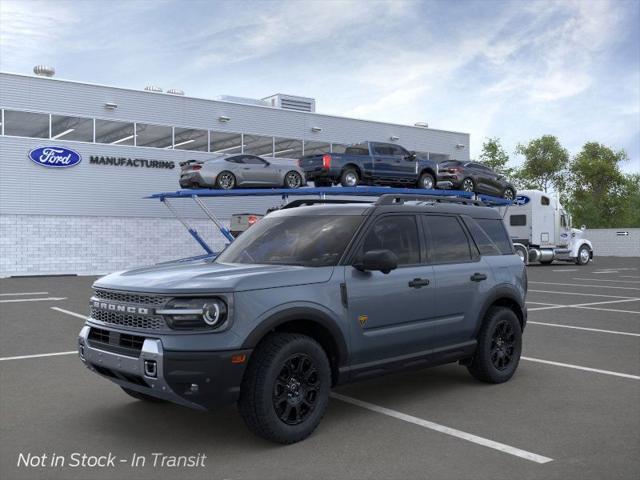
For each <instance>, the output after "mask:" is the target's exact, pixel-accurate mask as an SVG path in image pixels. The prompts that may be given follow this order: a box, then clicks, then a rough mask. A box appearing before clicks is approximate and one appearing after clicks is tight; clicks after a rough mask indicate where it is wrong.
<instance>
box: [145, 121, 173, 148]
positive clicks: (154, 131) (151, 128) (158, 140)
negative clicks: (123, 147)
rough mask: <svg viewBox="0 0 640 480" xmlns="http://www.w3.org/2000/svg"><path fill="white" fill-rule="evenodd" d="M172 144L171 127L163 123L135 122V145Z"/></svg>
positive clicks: (164, 145) (159, 145)
mask: <svg viewBox="0 0 640 480" xmlns="http://www.w3.org/2000/svg"><path fill="white" fill-rule="evenodd" d="M172 145H173V129H172V128H171V127H165V126H163V125H151V124H148V123H136V146H138V147H154V148H171V146H172Z"/></svg>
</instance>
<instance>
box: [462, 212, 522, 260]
mask: <svg viewBox="0 0 640 480" xmlns="http://www.w3.org/2000/svg"><path fill="white" fill-rule="evenodd" d="M467 224H468V226H469V230H471V234H472V235H473V239H474V240H475V242H476V245H478V249H479V250H480V253H481V254H483V255H511V254H512V253H513V245H512V243H511V239H510V238H509V235H508V234H507V229H506V228H505V226H504V223H503V222H502V219H499V218H496V219H493V218H476V219H469V221H467ZM478 228H479V229H480V230H481V232H480V231H479V230H478Z"/></svg>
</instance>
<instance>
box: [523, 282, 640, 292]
mask: <svg viewBox="0 0 640 480" xmlns="http://www.w3.org/2000/svg"><path fill="white" fill-rule="evenodd" d="M529 283H537V284H540V285H561V286H563V287H585V288H615V289H617V290H640V287H618V286H613V285H586V284H584V283H553V282H531V281H530V282H529Z"/></svg>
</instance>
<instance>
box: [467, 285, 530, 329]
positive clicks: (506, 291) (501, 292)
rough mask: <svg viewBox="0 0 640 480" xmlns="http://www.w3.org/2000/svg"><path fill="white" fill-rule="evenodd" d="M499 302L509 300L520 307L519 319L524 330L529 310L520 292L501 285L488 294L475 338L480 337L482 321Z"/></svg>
mask: <svg viewBox="0 0 640 480" xmlns="http://www.w3.org/2000/svg"><path fill="white" fill-rule="evenodd" d="M499 300H509V301H511V302H513V303H515V304H516V305H518V307H519V308H520V313H521V314H520V315H518V317H519V320H520V323H521V325H522V328H523V330H524V326H525V324H526V322H527V310H526V307H525V304H524V302H522V301H521V296H520V295H519V294H518V291H517V290H516V288H515V287H513V286H511V285H508V284H501V285H497V286H496V287H494V288H493V289H491V290H490V291H489V293H488V294H487V298H486V299H485V301H484V303H483V304H482V308H481V309H480V312H479V315H478V322H477V325H476V329H475V331H474V337H477V336H478V333H479V331H480V327H481V326H482V321H483V320H484V317H485V316H486V314H487V311H488V310H489V308H491V305H493V304H494V303H495V302H497V301H499Z"/></svg>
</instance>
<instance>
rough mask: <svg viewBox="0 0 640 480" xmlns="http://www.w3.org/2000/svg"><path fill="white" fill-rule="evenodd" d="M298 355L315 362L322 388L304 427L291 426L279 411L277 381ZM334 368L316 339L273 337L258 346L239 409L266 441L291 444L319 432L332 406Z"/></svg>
mask: <svg viewBox="0 0 640 480" xmlns="http://www.w3.org/2000/svg"><path fill="white" fill-rule="evenodd" d="M298 355H302V356H305V357H306V358H307V359H309V360H310V361H312V363H313V367H314V368H315V370H316V373H317V384H318V388H317V390H315V391H316V394H315V404H314V406H313V409H311V410H310V412H309V413H308V414H307V416H306V418H304V419H303V420H302V421H301V423H298V424H288V423H285V421H284V420H283V419H281V417H280V416H279V414H278V412H277V411H276V392H277V391H278V390H277V388H278V384H277V381H279V380H281V379H282V378H283V377H282V372H283V371H284V369H285V368H286V365H287V363H288V362H289V361H290V360H291V358H294V357H296V356H298ZM330 388H331V368H330V366H329V360H328V359H327V355H326V353H325V352H324V350H323V349H322V347H321V346H320V344H319V343H318V342H316V341H315V340H314V339H312V338H310V337H308V336H306V335H301V334H297V333H272V334H270V335H269V336H267V337H266V338H265V339H264V340H262V341H261V342H260V344H258V346H257V347H256V349H255V350H254V352H253V354H252V355H251V359H250V361H249V365H248V367H247V371H246V372H245V374H244V378H243V380H242V384H241V387H240V399H239V400H238V408H239V411H240V415H241V416H242V418H243V419H244V421H245V423H246V424H247V427H249V429H250V430H251V431H252V432H253V433H255V434H256V435H258V436H259V437H262V438H264V439H266V440H270V441H272V442H276V443H281V444H291V443H295V442H299V441H301V440H304V439H305V438H307V437H308V436H309V435H311V433H313V431H314V430H315V429H316V427H317V426H318V424H319V423H320V421H321V420H322V417H323V416H324V414H325V411H326V409H327V405H328V404H329V391H330Z"/></svg>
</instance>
